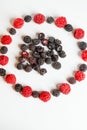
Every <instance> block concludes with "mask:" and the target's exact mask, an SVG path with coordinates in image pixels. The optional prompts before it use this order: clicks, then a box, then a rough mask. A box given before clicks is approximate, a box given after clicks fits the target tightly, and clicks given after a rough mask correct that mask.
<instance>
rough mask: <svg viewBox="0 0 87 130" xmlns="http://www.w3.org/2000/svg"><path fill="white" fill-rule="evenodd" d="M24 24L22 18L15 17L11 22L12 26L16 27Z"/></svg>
mask: <svg viewBox="0 0 87 130" xmlns="http://www.w3.org/2000/svg"><path fill="white" fill-rule="evenodd" d="M23 25H24V20H23V19H22V18H16V19H15V20H14V22H13V26H14V27H15V28H17V29H19V28H21V27H22V26H23Z"/></svg>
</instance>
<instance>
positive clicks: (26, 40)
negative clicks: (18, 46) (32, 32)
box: [23, 35, 31, 43]
mask: <svg viewBox="0 0 87 130" xmlns="http://www.w3.org/2000/svg"><path fill="white" fill-rule="evenodd" d="M23 41H24V42H25V43H30V42H31V37H30V36H28V35H26V36H24V38H23Z"/></svg>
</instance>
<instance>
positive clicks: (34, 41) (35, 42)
mask: <svg viewBox="0 0 87 130" xmlns="http://www.w3.org/2000/svg"><path fill="white" fill-rule="evenodd" d="M40 42H41V41H40V40H39V39H33V40H32V43H33V45H38V44H39V43H40Z"/></svg>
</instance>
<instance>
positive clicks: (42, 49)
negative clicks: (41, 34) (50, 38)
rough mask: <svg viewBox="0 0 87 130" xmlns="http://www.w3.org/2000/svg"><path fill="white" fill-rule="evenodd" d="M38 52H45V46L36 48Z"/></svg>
mask: <svg viewBox="0 0 87 130" xmlns="http://www.w3.org/2000/svg"><path fill="white" fill-rule="evenodd" d="M35 50H36V51H37V52H43V51H44V48H43V47H42V46H37V47H36V49H35Z"/></svg>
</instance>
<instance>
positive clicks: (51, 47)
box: [47, 42, 55, 50]
mask: <svg viewBox="0 0 87 130" xmlns="http://www.w3.org/2000/svg"><path fill="white" fill-rule="evenodd" d="M47 47H48V48H49V49H50V50H53V49H55V44H54V43H51V42H49V43H48V45H47Z"/></svg>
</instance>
